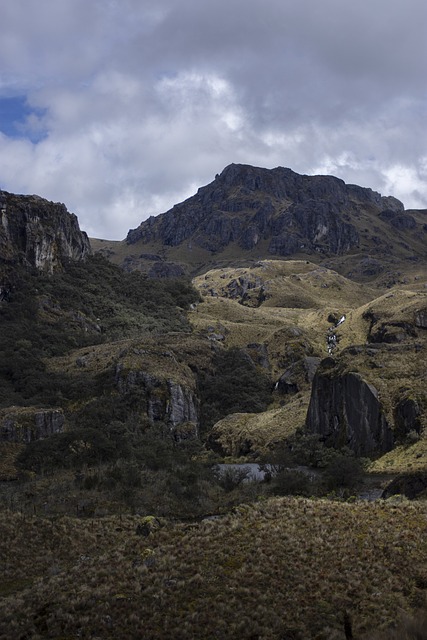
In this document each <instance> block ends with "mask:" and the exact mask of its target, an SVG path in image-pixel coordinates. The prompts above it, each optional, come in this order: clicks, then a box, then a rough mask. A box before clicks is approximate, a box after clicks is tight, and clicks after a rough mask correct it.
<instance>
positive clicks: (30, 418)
mask: <svg viewBox="0 0 427 640" xmlns="http://www.w3.org/2000/svg"><path fill="white" fill-rule="evenodd" d="M64 423H65V418H64V413H63V411H62V409H36V408H34V407H25V408H20V407H9V408H8V409H4V410H2V411H1V413H0V442H19V443H28V442H33V441H34V440H42V439H43V438H48V437H49V436H52V435H54V434H55V433H61V432H62V430H63V427H64Z"/></svg>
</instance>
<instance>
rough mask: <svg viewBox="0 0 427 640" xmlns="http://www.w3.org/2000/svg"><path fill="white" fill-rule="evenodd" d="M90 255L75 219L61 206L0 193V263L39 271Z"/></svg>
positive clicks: (49, 269) (49, 270)
mask: <svg viewBox="0 0 427 640" xmlns="http://www.w3.org/2000/svg"><path fill="white" fill-rule="evenodd" d="M90 253H91V248H90V244H89V239H88V237H87V235H86V233H84V232H82V231H80V228H79V224H78V220H77V217H76V216H75V215H74V214H71V213H69V212H68V211H67V209H66V207H65V206H64V205H63V204H59V203H54V202H49V201H47V200H44V199H43V198H39V197H38V196H19V195H14V194H11V193H7V192H6V191H0V256H1V260H2V262H3V263H9V264H10V263H12V264H21V265H23V266H27V267H34V268H36V269H38V270H40V271H46V272H52V271H54V270H55V269H58V268H61V265H62V264H63V261H64V260H65V259H73V260H82V259H84V258H85V257H86V256H87V255H89V254H90Z"/></svg>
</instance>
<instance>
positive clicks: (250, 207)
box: [126, 164, 412, 256]
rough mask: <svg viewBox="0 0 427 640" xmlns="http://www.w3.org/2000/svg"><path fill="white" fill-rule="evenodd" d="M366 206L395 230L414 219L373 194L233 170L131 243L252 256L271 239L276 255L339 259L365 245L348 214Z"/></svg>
mask: <svg viewBox="0 0 427 640" xmlns="http://www.w3.org/2000/svg"><path fill="white" fill-rule="evenodd" d="M366 207H369V208H370V209H373V210H377V212H378V214H379V213H380V212H381V211H388V212H390V220H391V222H393V221H396V223H394V222H393V224H398V225H401V224H406V225H409V226H410V225H411V224H412V223H411V220H410V219H411V216H409V215H407V214H404V213H402V212H403V205H402V203H401V202H399V201H398V200H396V199H395V198H391V197H386V198H383V197H381V195H380V194H379V193H376V192H374V191H372V190H371V189H364V188H362V187H358V186H356V185H346V184H345V182H343V181H342V180H339V179H338V178H334V177H332V176H304V175H299V174H297V173H294V172H293V171H291V169H286V168H283V167H277V168H276V169H261V168H257V167H252V166H249V165H235V164H232V165H230V166H228V167H226V168H225V169H224V171H223V172H222V173H221V174H220V175H218V176H216V178H215V180H214V181H213V182H212V183H211V184H208V185H207V186H205V187H201V188H200V189H199V190H198V192H197V194H196V195H194V196H192V197H191V198H188V200H186V201H185V202H182V203H181V204H178V205H175V206H174V207H173V208H172V209H171V210H170V211H168V212H166V213H164V214H162V215H160V216H157V217H156V218H154V217H151V218H149V219H148V220H146V221H145V222H143V223H141V225H140V226H139V227H138V228H137V229H133V230H131V231H129V233H128V236H127V239H126V240H127V243H128V244H133V243H136V242H138V241H142V242H143V243H148V242H152V241H160V242H162V243H163V244H164V245H166V246H177V245H180V244H182V243H184V242H186V243H187V246H188V248H189V249H190V248H191V247H192V246H199V247H202V248H204V249H206V250H208V251H212V252H218V251H221V250H223V249H224V248H225V247H226V246H227V245H228V244H230V243H236V244H237V245H238V246H240V247H241V248H242V249H245V250H251V249H253V248H255V247H256V246H257V245H258V244H259V243H260V242H261V241H264V242H265V241H267V244H268V251H269V253H270V254H272V255H278V256H288V255H292V254H295V253H297V252H303V253H314V252H320V253H326V254H331V255H339V254H342V253H345V252H347V251H350V250H351V249H354V248H356V247H358V245H359V235H358V232H357V230H356V227H355V226H354V225H353V224H352V223H351V221H348V220H351V217H349V216H348V215H347V213H346V212H348V211H351V212H354V213H356V214H357V212H358V211H360V210H361V209H363V208H366ZM385 217H386V218H387V214H386V216H385ZM400 218H404V220H405V223H403V222H402V221H400ZM387 220H388V218H387ZM407 228H410V227H407Z"/></svg>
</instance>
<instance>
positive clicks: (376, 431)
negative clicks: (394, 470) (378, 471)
mask: <svg viewBox="0 0 427 640" xmlns="http://www.w3.org/2000/svg"><path fill="white" fill-rule="evenodd" d="M333 373H334V372H331V371H330V370H329V371H325V369H324V367H323V366H322V367H321V368H320V369H319V370H318V371H317V373H316V375H315V376H314V380H313V386H312V394H311V399H310V405H309V408H308V412H307V422H306V425H307V429H308V430H309V431H310V432H312V433H318V434H320V435H321V436H322V438H323V439H324V441H325V443H326V444H327V445H329V446H333V447H336V448H340V447H343V446H347V447H349V448H350V449H351V450H352V451H354V453H355V454H356V455H358V456H368V457H372V456H376V455H380V454H383V453H386V452H387V451H390V450H391V449H392V447H393V432H392V430H391V428H390V426H389V424H388V422H387V420H386V417H385V415H384V412H383V409H382V407H381V403H380V401H379V399H378V394H377V391H376V389H375V388H374V387H373V386H372V385H370V384H368V383H367V382H366V381H365V380H363V378H362V376H360V375H359V374H358V373H353V372H349V373H346V374H344V375H335V376H334V375H333Z"/></svg>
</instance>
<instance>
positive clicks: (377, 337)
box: [0, 165, 427, 640]
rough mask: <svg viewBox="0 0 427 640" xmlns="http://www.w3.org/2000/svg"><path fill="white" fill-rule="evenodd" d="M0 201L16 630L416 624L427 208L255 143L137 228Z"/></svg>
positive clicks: (359, 629)
mask: <svg viewBox="0 0 427 640" xmlns="http://www.w3.org/2000/svg"><path fill="white" fill-rule="evenodd" d="M0 203H1V207H0V209H1V227H0V243H1V245H0V249H1V250H0V556H1V558H2V572H3V573H2V578H3V579H2V582H1V585H0V619H1V621H0V638H5V640H8V639H9V638H12V637H13V638H24V637H25V638H29V637H37V638H42V637H43V638H44V637H46V638H47V637H52V638H54V637H55V638H59V637H61V638H65V637H67V638H68V637H77V636H82V635H83V636H84V637H88V638H89V637H103V638H104V637H105V638H117V637H126V638H140V637H141V634H142V635H144V637H145V636H147V637H150V638H151V637H152V638H159V639H160V638H165V637H170V638H172V637H173V638H200V637H221V638H239V639H240V638H247V639H248V640H249V638H255V637H256V638H261V637H265V638H267V637H268V638H270V637H271V638H273V637H274V638H276V637H277V638H279V637H280V638H282V637H286V638H288V637H289V638H291V637H292V638H307V639H313V640H314V639H315V638H342V637H344V636H346V637H352V635H353V632H354V635H355V637H356V636H357V637H360V638H361V639H362V638H366V640H367V639H368V638H372V637H373V636H372V633H371V631H372V630H373V629H375V630H378V632H380V631H381V630H382V631H383V633H384V635H378V637H387V638H390V637H396V638H397V637H403V636H405V637H414V638H415V637H424V636H420V635H419V633H418V632H419V631H420V630H422V629H423V625H424V627H425V614H423V613H422V612H421V613H419V614H418V615H417V617H416V618H414V619H413V620H409V621H408V620H406V621H403V622H402V623H401V626H400V627H397V624H398V622H399V621H398V615H397V612H398V611H402V612H403V611H404V612H411V613H413V612H414V611H415V610H416V609H417V608H419V607H423V606H424V605H425V589H426V586H427V555H426V545H425V498H426V495H427V489H426V487H427V392H426V388H427V387H426V376H427V271H426V261H425V238H426V229H425V227H426V225H425V215H426V214H425V212H422V211H411V212H408V211H404V209H403V206H402V205H401V203H399V202H398V201H397V200H395V199H394V198H392V197H385V198H384V197H382V196H380V195H379V194H376V193H375V192H373V191H371V190H369V189H363V188H361V187H357V186H354V185H346V184H345V183H344V182H342V181H341V180H338V179H337V178H333V177H328V176H314V177H309V176H299V175H298V174H296V173H294V172H292V171H291V170H290V169H282V168H278V169H273V170H267V169H258V168H254V167H249V166H243V165H231V166H230V167H227V168H226V169H225V170H224V171H223V172H222V173H221V174H220V175H219V176H217V177H216V178H215V180H214V182H213V183H212V184H210V185H207V186H206V187H202V188H201V189H199V191H198V193H197V194H196V195H195V196H193V197H192V198H189V199H188V200H187V201H186V202H184V203H181V204H178V205H176V207H174V208H173V209H172V210H171V211H169V212H167V213H165V214H163V215H161V216H158V217H157V218H152V219H149V220H148V221H146V222H144V223H142V224H141V225H140V227H138V229H136V230H133V231H131V232H129V234H128V238H127V240H126V241H122V242H109V241H103V240H97V241H96V240H92V241H91V246H89V242H88V239H87V237H86V235H85V234H84V233H83V232H81V231H80V229H79V226H78V222H77V218H76V217H75V216H74V215H72V214H70V213H68V212H67V210H66V208H65V206H64V205H60V204H56V203H49V202H47V201H45V200H42V199H41V198H38V197H37V196H18V195H13V194H8V193H6V192H1V194H0ZM107 258H108V259H107ZM114 263H116V264H114ZM118 265H121V267H122V268H121V267H119V266H118ZM141 272H142V273H141ZM147 274H148V275H149V276H151V277H147ZM185 274H192V276H193V278H192V281H190V280H189V278H188V276H186V275H185ZM171 276H174V277H171ZM220 463H221V464H220ZM232 463H233V464H232ZM242 463H244V465H242ZM252 469H255V470H256V472H257V474H258V475H259V476H261V477H262V478H263V481H257V480H254V479H253V478H252V476H251V474H250V470H252ZM396 494H399V495H396ZM380 496H382V498H384V499H379V498H380ZM406 497H407V498H408V499H406ZM366 498H369V501H368V500H367V499H366ZM372 498H376V499H375V501H373V502H371V499H372ZM414 499H415V500H416V502H412V501H413V500H414ZM409 500H411V502H409ZM307 594H309V595H308V596H307ZM312 595H313V596H314V597H312ZM248 621H249V624H248ZM392 627H395V629H394V631H393V630H391V629H392ZM142 629H143V630H142ZM411 629H412V630H413V632H412V633H413V635H412V636H409V635H408V634H409V632H410V630H411ZM375 637H376V636H375Z"/></svg>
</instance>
